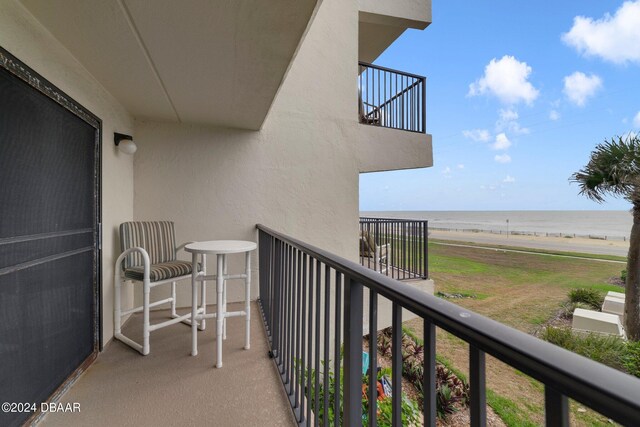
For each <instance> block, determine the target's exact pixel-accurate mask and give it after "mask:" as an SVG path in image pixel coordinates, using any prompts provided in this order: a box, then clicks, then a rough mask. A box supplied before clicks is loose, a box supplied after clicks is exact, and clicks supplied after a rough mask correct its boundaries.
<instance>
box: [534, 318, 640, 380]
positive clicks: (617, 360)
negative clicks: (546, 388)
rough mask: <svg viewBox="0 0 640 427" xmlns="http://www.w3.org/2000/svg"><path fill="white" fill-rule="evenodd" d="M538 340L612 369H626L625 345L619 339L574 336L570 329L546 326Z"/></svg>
mask: <svg viewBox="0 0 640 427" xmlns="http://www.w3.org/2000/svg"><path fill="white" fill-rule="evenodd" d="M540 338H542V339H543V340H545V341H549V342H550V343H552V344H555V345H557V346H559V347H562V348H565V349H567V350H569V351H572V352H574V353H577V354H580V355H582V356H585V357H588V358H590V359H592V360H595V361H596V362H600V363H603V364H605V365H609V366H611V367H612V368H615V369H618V370H625V368H626V367H625V364H624V357H625V354H626V347H627V344H626V343H625V341H624V340H622V339H621V338H619V337H616V336H613V335H600V334H595V333H591V334H582V333H580V334H576V333H574V332H573V331H572V330H571V328H554V327H551V326H548V327H547V328H546V329H544V330H543V331H542V334H541V335H540ZM638 350H639V353H638V356H640V347H638ZM636 360H640V359H636ZM630 363H633V362H630Z"/></svg>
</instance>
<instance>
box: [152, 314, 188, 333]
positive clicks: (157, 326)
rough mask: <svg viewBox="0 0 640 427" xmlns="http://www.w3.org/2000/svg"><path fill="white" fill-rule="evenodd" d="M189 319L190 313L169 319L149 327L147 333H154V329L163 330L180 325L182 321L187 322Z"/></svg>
mask: <svg viewBox="0 0 640 427" xmlns="http://www.w3.org/2000/svg"><path fill="white" fill-rule="evenodd" d="M189 318H191V313H189V314H184V315H182V316H178V317H176V318H173V319H169V320H167V321H164V322H161V323H156V324H155V325H149V331H150V332H151V331H155V330H156V329H160V328H164V327H165V326H170V325H175V324H176V323H180V322H182V321H183V320H187V319H189Z"/></svg>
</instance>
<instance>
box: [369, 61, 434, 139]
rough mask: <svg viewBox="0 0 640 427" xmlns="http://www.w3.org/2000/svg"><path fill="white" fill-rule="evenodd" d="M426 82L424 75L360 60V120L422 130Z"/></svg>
mask: <svg viewBox="0 0 640 427" xmlns="http://www.w3.org/2000/svg"><path fill="white" fill-rule="evenodd" d="M426 84H427V78H426V77H423V76H418V75H415V74H410V73H406V72H403V71H397V70H392V69H390V68H385V67H380V66H378V65H373V64H367V63H365V62H360V63H359V77H358V97H359V115H360V123H364V124H368V125H374V126H381V127H385V128H391V129H400V130H406V131H410V132H420V133H426V131H427V111H426V102H427V95H426Z"/></svg>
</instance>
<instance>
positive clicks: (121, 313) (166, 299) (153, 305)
mask: <svg viewBox="0 0 640 427" xmlns="http://www.w3.org/2000/svg"><path fill="white" fill-rule="evenodd" d="M171 301H173V298H165V299H163V300H160V301H156V302H153V303H151V304H149V308H153V307H157V306H159V305H162V304H167V303H170V302H171ZM143 308H144V307H143V306H140V307H135V308H130V309H129V310H122V311H120V317H122V316H126V315H128V314H131V313H139V312H141V311H142V310H143Z"/></svg>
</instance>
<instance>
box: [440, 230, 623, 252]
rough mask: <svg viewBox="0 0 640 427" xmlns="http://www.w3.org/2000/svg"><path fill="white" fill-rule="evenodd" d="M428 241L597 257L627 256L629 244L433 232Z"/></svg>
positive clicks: (481, 233) (595, 240)
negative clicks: (572, 253) (583, 254)
mask: <svg viewBox="0 0 640 427" xmlns="http://www.w3.org/2000/svg"><path fill="white" fill-rule="evenodd" d="M429 238H430V239H440V240H455V241H460V242H473V243H478V244H491V245H505V246H517V247H522V248H532V249H548V250H553V251H567V252H582V253H589V254H599V255H618V256H622V257H626V256H627V252H628V251H629V242H628V241H623V240H600V239H589V238H586V237H571V238H569V237H551V236H549V237H546V236H529V235H509V236H508V237H507V236H506V235H504V234H493V233H485V232H461V231H442V230H433V231H430V232H429Z"/></svg>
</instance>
